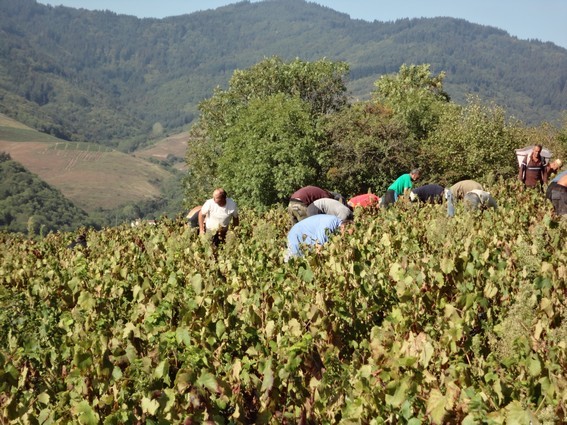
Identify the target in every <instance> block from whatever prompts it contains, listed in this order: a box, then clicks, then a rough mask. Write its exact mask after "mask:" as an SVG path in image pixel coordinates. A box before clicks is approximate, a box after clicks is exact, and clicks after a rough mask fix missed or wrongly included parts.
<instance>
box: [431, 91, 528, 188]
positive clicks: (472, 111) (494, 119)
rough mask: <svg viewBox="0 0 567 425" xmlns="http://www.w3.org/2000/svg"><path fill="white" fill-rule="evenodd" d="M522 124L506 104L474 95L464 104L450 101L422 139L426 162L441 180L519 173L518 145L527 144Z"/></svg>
mask: <svg viewBox="0 0 567 425" xmlns="http://www.w3.org/2000/svg"><path fill="white" fill-rule="evenodd" d="M522 128H523V127H522V126H521V125H520V124H519V123H515V122H510V120H507V117H506V114H505V111H504V109H503V108H501V107H499V106H496V105H483V104H482V103H481V102H480V101H479V100H478V99H474V98H471V99H469V103H468V104H467V105H466V106H464V107H460V106H457V105H455V104H450V105H446V107H445V108H444V109H443V111H442V113H441V114H440V117H439V123H438V125H437V126H436V127H435V128H434V129H433V130H432V131H431V132H430V134H429V137H428V138H427V139H426V140H424V141H423V142H422V145H421V146H422V153H421V157H422V158H423V162H422V166H423V168H424V171H425V174H426V175H427V176H428V178H431V179H433V181H436V182H439V183H441V184H453V183H455V182H457V181H459V180H463V179H470V178H473V179H483V178H488V177H489V176H495V175H502V176H505V177H507V178H511V177H513V176H515V175H516V173H517V161H516V156H515V153H514V149H517V148H520V147H524V146H526V145H524V144H522V142H521V138H520V137H519V136H520V134H521V132H522Z"/></svg>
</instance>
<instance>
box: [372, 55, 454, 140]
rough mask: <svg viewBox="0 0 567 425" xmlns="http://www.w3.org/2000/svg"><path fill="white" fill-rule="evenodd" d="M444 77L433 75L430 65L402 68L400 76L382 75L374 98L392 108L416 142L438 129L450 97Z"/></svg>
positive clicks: (443, 75)
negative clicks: (437, 126)
mask: <svg viewBox="0 0 567 425" xmlns="http://www.w3.org/2000/svg"><path fill="white" fill-rule="evenodd" d="M444 79H445V73H444V72H441V73H439V74H438V75H436V76H433V75H431V71H430V65H428V64H423V65H409V66H408V65H405V64H404V65H402V66H401V67H400V70H399V72H398V73H397V74H393V75H383V76H381V77H380V78H379V79H378V81H376V82H375V83H374V85H375V86H376V91H375V93H374V97H375V98H376V99H377V100H378V101H379V102H381V103H384V104H385V105H386V106H388V107H390V108H391V109H392V111H393V113H394V117H395V118H396V119H397V120H399V122H400V123H401V124H403V125H405V126H407V128H408V129H409V131H410V133H411V134H412V135H413V137H415V138H416V139H417V140H421V139H424V138H426V137H427V135H428V133H429V131H431V130H432V129H434V128H435V126H436V125H437V122H438V120H439V115H440V113H441V110H442V108H443V106H444V105H445V104H446V103H447V102H448V101H449V95H448V94H447V93H446V92H445V91H444V89H443V80H444Z"/></svg>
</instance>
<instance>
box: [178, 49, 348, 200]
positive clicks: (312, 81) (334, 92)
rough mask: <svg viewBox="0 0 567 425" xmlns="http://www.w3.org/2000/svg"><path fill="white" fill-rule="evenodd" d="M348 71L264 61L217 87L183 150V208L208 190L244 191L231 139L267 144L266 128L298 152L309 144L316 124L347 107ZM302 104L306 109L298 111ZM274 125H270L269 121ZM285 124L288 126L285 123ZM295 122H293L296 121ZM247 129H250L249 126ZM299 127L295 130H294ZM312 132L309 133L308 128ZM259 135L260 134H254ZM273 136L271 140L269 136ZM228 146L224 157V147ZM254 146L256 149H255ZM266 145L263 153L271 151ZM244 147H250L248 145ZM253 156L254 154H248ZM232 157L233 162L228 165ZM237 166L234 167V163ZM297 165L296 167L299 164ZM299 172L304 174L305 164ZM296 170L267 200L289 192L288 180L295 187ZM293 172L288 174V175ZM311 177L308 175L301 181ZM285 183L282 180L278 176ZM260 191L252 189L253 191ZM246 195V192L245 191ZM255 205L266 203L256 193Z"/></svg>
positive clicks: (335, 65) (338, 66) (325, 64)
mask: <svg viewBox="0 0 567 425" xmlns="http://www.w3.org/2000/svg"><path fill="white" fill-rule="evenodd" d="M347 72H348V66H347V64H346V63H344V62H332V61H328V60H326V59H321V60H318V61H315V62H305V61H301V60H299V59H295V60H293V61H291V62H289V63H284V62H283V61H282V60H281V59H279V58H278V57H272V58H268V59H265V60H263V61H261V62H259V63H258V64H256V65H254V66H252V67H251V68H249V69H247V70H237V71H235V72H234V74H233V76H232V78H231V79H230V82H229V86H228V89H226V90H223V89H220V88H217V89H216V90H215V91H214V94H213V96H212V97H211V98H209V99H207V100H205V101H203V102H201V104H200V105H199V109H200V111H201V115H200V118H199V121H198V122H197V124H196V125H194V126H193V127H192V129H191V132H190V142H189V144H188V150H187V156H186V159H187V165H188V177H187V179H186V182H185V183H186V197H185V198H186V203H187V204H188V205H195V204H197V203H199V202H201V201H202V198H199V197H201V196H202V195H203V192H206V193H208V194H210V191H211V189H212V188H213V187H214V186H216V185H220V184H222V185H223V186H225V187H226V188H230V187H233V188H238V190H244V185H243V184H242V182H241V181H236V180H238V179H239V177H238V174H239V173H242V172H244V170H243V169H240V170H236V169H235V167H234V165H233V162H234V159H235V156H234V155H235V154H236V153H237V150H236V148H235V146H238V143H237V141H236V140H235V137H236V136H235V134H241V135H245V137H246V138H248V139H251V140H264V141H266V140H268V139H270V137H271V136H269V135H268V133H269V131H268V127H269V126H268V124H270V125H274V126H276V127H277V128H279V129H280V130H281V131H282V136H281V137H282V140H284V141H285V142H284V145H286V146H287V148H290V147H291V146H292V145H293V144H292V142H293V141H292V140H291V139H290V137H292V136H295V137H298V139H297V143H298V147H297V148H295V147H294V149H295V150H297V151H303V149H304V144H305V143H306V141H307V140H311V139H312V138H315V137H316V132H315V129H316V128H317V121H318V120H319V118H320V117H322V116H324V115H325V114H330V113H333V112H335V111H338V110H340V109H341V108H343V107H344V106H345V105H346V102H347V99H346V85H345V76H346V73H347ZM263 101H264V102H266V103H267V104H273V105H275V106H278V107H279V106H281V107H283V108H284V109H283V110H282V111H281V114H280V113H279V112H278V111H268V110H266V107H265V106H264V105H263V104H262V102H263ZM300 103H303V104H304V106H300ZM254 108H259V109H260V110H262V111H263V113H264V114H265V117H264V118H263V119H264V120H267V122H266V123H265V124H266V125H260V121H261V118H260V117H261V115H259V113H258V112H257V111H255V110H254ZM272 119H273V120H274V122H273V123H271V121H270V120H272ZM284 119H288V120H289V121H288V122H287V123H285V122H284V121H282V120H284ZM295 119H299V122H298V123H296V122H295V121H294V120H295ZM247 125H248V127H247ZM296 125H298V127H297V128H295V129H294V126H296ZM306 126H309V127H311V129H310V130H309V131H308V129H307V127H306ZM255 130H258V131H259V132H260V133H259V134H253V132H254V131H255ZM273 134H275V133H273V132H272V136H273ZM228 144H230V146H229V150H228V153H226V155H228V156H227V157H225V148H226V147H227V145H228ZM252 146H253V147H255V146H259V144H253V145H252ZM274 146H275V143H270V144H269V147H268V148H267V149H268V150H269V149H272V148H274ZM248 148H250V147H249V146H248ZM249 155H251V156H253V155H254V152H252V151H249ZM227 158H231V159H232V161H231V160H227ZM220 163H222V164H223V166H227V167H228V168H229V169H231V170H232V171H233V172H232V174H229V173H228V172H227V171H222V180H221V170H220V168H219V164H220ZM236 163H238V162H235V163H234V164H236ZM298 166H299V164H298ZM300 168H301V169H302V170H303V171H305V169H304V168H303V164H301V165H300ZM296 171H297V170H292V169H291V168H288V171H287V173H286V176H291V175H293V176H294V177H293V178H291V179H285V183H282V185H281V186H278V187H275V186H274V191H275V192H273V193H272V194H271V195H269V196H268V198H269V199H277V198H279V197H281V196H282V194H283V191H284V190H287V189H288V187H289V184H290V182H291V181H293V182H297V181H298V178H297V173H296ZM289 173H291V174H289ZM312 175H313V174H312V173H311V172H310V173H308V174H307V176H306V177H305V178H309V177H310V176H312ZM282 178H283V176H282ZM257 188H258V187H256V189H257ZM247 190H248V189H247ZM253 193H254V195H253V196H255V197H256V196H257V198H255V199H254V200H252V199H249V201H250V202H251V203H253V204H256V205H265V204H266V198H264V195H262V196H260V194H259V192H257V191H254V192H253Z"/></svg>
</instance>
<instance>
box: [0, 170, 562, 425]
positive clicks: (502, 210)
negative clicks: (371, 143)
mask: <svg viewBox="0 0 567 425" xmlns="http://www.w3.org/2000/svg"><path fill="white" fill-rule="evenodd" d="M518 189H519V186H518V185H517V184H516V182H502V181H501V182H500V183H499V184H498V185H494V186H493V187H489V190H490V191H491V193H492V194H493V196H494V197H495V198H496V200H497V201H498V204H499V208H498V209H497V210H494V211H485V212H483V213H478V212H467V211H465V210H464V209H463V207H462V205H460V204H457V205H456V215H455V217H453V218H447V217H446V209H445V207H443V206H436V205H425V206H423V205H422V206H420V205H416V204H406V203H403V202H400V203H397V204H396V206H395V207H392V208H390V209H388V210H386V211H378V210H356V214H355V216H356V218H355V230H354V232H353V234H351V235H344V236H342V237H341V236H338V235H337V236H335V237H334V238H332V239H331V241H330V242H329V243H328V244H326V245H325V246H324V247H323V249H322V250H321V251H320V252H317V253H315V252H313V253H311V254H309V255H307V256H305V257H303V258H297V259H292V260H290V261H289V262H288V263H285V262H284V261H283V253H284V249H285V244H286V233H287V230H288V218H287V216H286V213H285V211H284V209H283V208H274V209H271V210H269V211H268V212H266V213H263V214H258V213H254V212H253V211H251V210H243V211H242V213H241V220H240V222H241V225H240V227H238V228H236V229H235V230H234V232H230V233H229V236H228V239H227V242H226V244H225V245H224V246H223V247H221V249H220V250H219V251H218V252H216V253H214V252H213V250H212V247H211V246H210V244H209V243H208V241H207V240H205V239H203V238H202V237H199V236H198V235H197V234H196V233H194V229H191V228H189V227H187V226H186V224H185V223H184V222H183V221H182V220H169V219H164V220H162V221H160V222H158V224H157V225H156V226H149V225H148V226H139V227H134V228H131V227H125V226H124V227H116V228H107V229H104V230H102V231H97V232H95V231H93V230H90V229H81V230H80V231H78V232H77V233H58V234H49V235H47V236H45V237H44V238H41V239H38V240H29V239H26V238H25V237H24V236H18V235H13V234H1V235H0V244H1V246H0V253H1V254H0V305H1V308H0V418H1V419H0V423H2V424H8V423H29V424H52V423H70V422H73V423H83V424H98V423H105V424H121V423H148V424H152V423H153V424H158V423H160V424H161V423H185V424H201V423H211V424H212V423H216V424H223V423H224V424H241V423H269V424H282V423H283V424H285V423H287V424H297V423H303V424H334V423H343V424H359V423H360V424H382V423H406V424H420V423H438V424H440V423H449V424H452V423H454V424H461V423H462V424H530V423H533V424H536V423H541V424H553V423H561V422H566V421H567V379H566V375H565V370H567V302H566V296H567V284H566V281H567V248H565V239H566V237H567V222H566V221H565V220H559V219H558V218H555V217H554V216H553V215H552V208H551V204H550V203H549V202H548V201H547V200H544V198H543V195H542V194H539V193H536V192H532V191H521V190H518ZM80 232H85V234H86V241H87V246H86V247H83V246H81V245H76V246H74V247H69V244H70V243H71V242H72V241H74V240H75V239H76V238H77V236H78V235H79V233H80Z"/></svg>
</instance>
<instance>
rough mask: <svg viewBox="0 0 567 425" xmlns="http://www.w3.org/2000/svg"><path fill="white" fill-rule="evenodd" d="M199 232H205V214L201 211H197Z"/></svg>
mask: <svg viewBox="0 0 567 425" xmlns="http://www.w3.org/2000/svg"><path fill="white" fill-rule="evenodd" d="M199 232H200V233H201V234H203V233H205V216H204V215H203V213H202V212H201V211H199Z"/></svg>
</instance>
